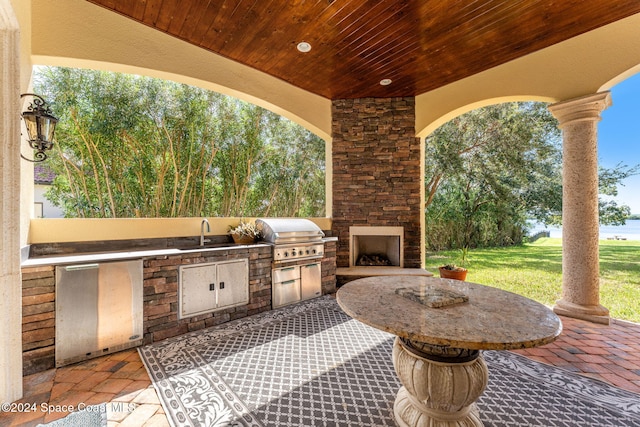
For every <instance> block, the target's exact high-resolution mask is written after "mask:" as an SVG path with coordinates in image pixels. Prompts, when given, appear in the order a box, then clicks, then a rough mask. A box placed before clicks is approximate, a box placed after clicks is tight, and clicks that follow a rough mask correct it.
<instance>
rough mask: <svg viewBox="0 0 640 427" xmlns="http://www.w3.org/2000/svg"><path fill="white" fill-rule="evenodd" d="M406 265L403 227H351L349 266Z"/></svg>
mask: <svg viewBox="0 0 640 427" xmlns="http://www.w3.org/2000/svg"><path fill="white" fill-rule="evenodd" d="M359 266H377V267H386V266H389V267H401V268H402V267H404V228H403V227H368V226H365V227H361V226H352V227H349V267H359Z"/></svg>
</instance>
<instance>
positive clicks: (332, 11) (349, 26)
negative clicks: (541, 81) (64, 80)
mask: <svg viewBox="0 0 640 427" xmlns="http://www.w3.org/2000/svg"><path fill="white" fill-rule="evenodd" d="M87 1H89V2H91V3H95V4H97V5H100V6H103V7H105V8H108V9H110V10H113V11H115V12H117V13H120V14H122V15H124V16H127V17H129V18H131V19H133V20H135V21H138V22H140V23H143V24H145V25H148V26H150V27H153V28H155V29H157V30H158V31H163V32H165V33H167V34H170V35H172V36H174V37H177V38H179V39H182V40H185V41H187V42H189V43H192V44H194V45H196V46H200V47H201V48H203V49H207V50H209V51H211V52H215V53H217V54H220V55H222V56H224V57H227V58H230V59H233V60H235V61H238V62H241V63H243V64H246V65H248V66H250V67H253V68H256V69H258V70H261V71H264V72H265V73H268V74H270V75H272V76H275V77H278V78H280V79H282V80H285V81H287V82H289V83H291V84H293V85H295V86H298V87H300V88H303V89H305V90H308V91H310V92H313V93H315V94H318V95H321V96H323V97H326V98H329V99H343V98H363V97H391V96H415V95H418V94H420V93H424V92H427V91H429V90H432V89H436V88H438V87H441V86H443V85H446V84H448V83H451V82H454V81H456V80H459V79H462V78H465V77H467V76H470V75H473V74H476V73H478V72H481V71H484V70H486V69H488V68H491V67H494V66H497V65H500V64H502V63H504V62H507V61H510V60H512V59H515V58H518V57H520V56H523V55H526V54H528V53H531V52H534V51H536V50H539V49H542V48H545V47H548V46H550V45H553V44H555V43H558V42H561V41H563V40H566V39H568V38H571V37H574V36H577V35H579V34H582V33H584V32H587V31H590V30H593V29H595V28H598V27H600V26H603V25H606V24H609V23H612V22H615V21H617V20H619V19H622V18H624V17H627V16H630V15H633V14H635V13H639V12H640V1H638V0H413V1H411V0H395V1H393V0H286V1H285V0H87ZM302 41H304V42H307V43H309V44H310V45H311V51H309V52H308V53H301V52H299V51H298V50H297V49H296V45H297V44H298V43H299V42H302ZM382 79H391V80H392V82H391V84H389V85H388V86H382V85H380V81H381V80H382Z"/></svg>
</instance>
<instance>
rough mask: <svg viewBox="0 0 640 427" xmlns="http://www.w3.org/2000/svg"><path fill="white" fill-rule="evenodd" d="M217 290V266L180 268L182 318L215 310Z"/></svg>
mask: <svg viewBox="0 0 640 427" xmlns="http://www.w3.org/2000/svg"><path fill="white" fill-rule="evenodd" d="M216 288H217V286H216V265H215V264H205V265H193V266H182V267H180V313H179V314H180V317H181V318H183V317H189V316H195V315H196V314H201V313H206V312H208V311H212V310H214V309H215V308H216V293H215V289H216Z"/></svg>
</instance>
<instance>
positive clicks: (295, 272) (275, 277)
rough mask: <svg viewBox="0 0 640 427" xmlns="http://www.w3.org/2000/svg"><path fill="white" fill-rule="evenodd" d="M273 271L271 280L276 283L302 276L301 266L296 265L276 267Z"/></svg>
mask: <svg viewBox="0 0 640 427" xmlns="http://www.w3.org/2000/svg"><path fill="white" fill-rule="evenodd" d="M271 273H272V274H271V281H272V282H273V283H274V284H275V283H281V282H286V281H288V280H296V279H299V278H300V267H298V266H297V265H296V266H294V267H284V268H276V269H274V270H273V271H272V272H271Z"/></svg>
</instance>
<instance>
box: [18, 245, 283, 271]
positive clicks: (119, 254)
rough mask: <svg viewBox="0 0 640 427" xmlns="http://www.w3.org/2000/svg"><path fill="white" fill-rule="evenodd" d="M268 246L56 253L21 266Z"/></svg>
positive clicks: (27, 261)
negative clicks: (72, 253)
mask: <svg viewBox="0 0 640 427" xmlns="http://www.w3.org/2000/svg"><path fill="white" fill-rule="evenodd" d="M261 246H262V247H268V246H271V245H270V244H268V243H252V244H250V245H229V246H217V247H210V248H208V247H206V246H205V247H203V248H201V247H194V248H193V249H179V248H165V249H147V250H132V251H116V252H103V253H90V254H74V255H55V256H45V257H37V258H29V259H27V260H25V261H23V262H22V264H21V265H20V267H22V268H25V267H41V266H49V265H67V264H77V263H92V262H108V261H119V260H125V259H137V258H140V259H142V258H153V257H157V256H165V255H181V254H189V253H194V252H215V251H227V250H230V249H234V250H235V249H244V248H248V247H261Z"/></svg>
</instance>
